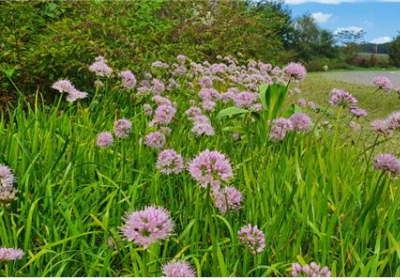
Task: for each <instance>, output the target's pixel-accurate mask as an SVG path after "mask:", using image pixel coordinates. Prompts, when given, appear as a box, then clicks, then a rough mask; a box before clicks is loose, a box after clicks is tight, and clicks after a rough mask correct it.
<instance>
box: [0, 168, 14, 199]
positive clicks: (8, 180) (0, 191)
mask: <svg viewBox="0 0 400 280" xmlns="http://www.w3.org/2000/svg"><path fill="white" fill-rule="evenodd" d="M15 182H16V179H15V176H14V174H13V172H12V170H11V168H10V167H8V166H6V165H0V204H1V202H7V201H9V200H14V199H16V195H17V192H18V190H17V189H15V188H14V183H15Z"/></svg>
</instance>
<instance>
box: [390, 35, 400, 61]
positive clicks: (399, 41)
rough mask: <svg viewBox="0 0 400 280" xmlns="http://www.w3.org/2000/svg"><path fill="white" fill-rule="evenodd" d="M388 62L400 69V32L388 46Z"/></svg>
mask: <svg viewBox="0 0 400 280" xmlns="http://www.w3.org/2000/svg"><path fill="white" fill-rule="evenodd" d="M389 60H390V63H391V64H392V65H394V66H397V67H400V32H399V34H398V35H397V37H396V38H395V39H394V40H393V42H392V43H390V45H389Z"/></svg>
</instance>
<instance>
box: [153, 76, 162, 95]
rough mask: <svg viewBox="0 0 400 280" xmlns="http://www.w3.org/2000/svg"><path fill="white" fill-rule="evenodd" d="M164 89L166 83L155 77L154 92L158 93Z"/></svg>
mask: <svg viewBox="0 0 400 280" xmlns="http://www.w3.org/2000/svg"><path fill="white" fill-rule="evenodd" d="M164 90H165V85H164V84H163V83H162V82H161V81H160V80H157V79H153V87H152V92H153V93H154V94H156V95H157V94H161V93H163V92H164Z"/></svg>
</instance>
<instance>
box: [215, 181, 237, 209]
mask: <svg viewBox="0 0 400 280" xmlns="http://www.w3.org/2000/svg"><path fill="white" fill-rule="evenodd" d="M213 196H214V204H215V206H216V207H217V208H218V210H219V211H221V213H223V214H224V213H225V212H226V211H227V210H228V209H229V210H231V211H233V210H239V209H240V208H241V207H242V200H243V195H242V193H241V192H240V191H238V190H237V189H235V188H234V187H230V186H227V187H225V188H223V189H218V188H217V189H214V190H213Z"/></svg>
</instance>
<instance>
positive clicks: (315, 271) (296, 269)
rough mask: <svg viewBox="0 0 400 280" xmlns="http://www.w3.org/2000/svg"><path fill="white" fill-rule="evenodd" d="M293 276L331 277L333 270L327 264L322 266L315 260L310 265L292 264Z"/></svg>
mask: <svg viewBox="0 0 400 280" xmlns="http://www.w3.org/2000/svg"><path fill="white" fill-rule="evenodd" d="M292 276H293V277H300V276H305V277H331V272H330V270H329V268H328V267H327V266H324V267H323V268H320V267H319V265H317V264H316V263H315V262H312V263H310V265H308V264H307V265H305V266H301V265H300V264H298V263H294V264H292Z"/></svg>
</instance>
